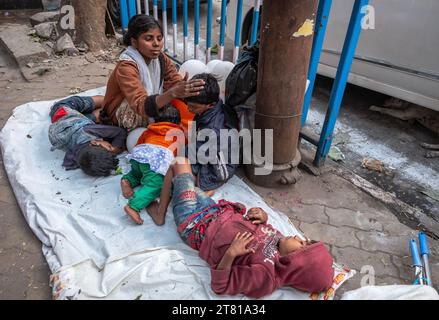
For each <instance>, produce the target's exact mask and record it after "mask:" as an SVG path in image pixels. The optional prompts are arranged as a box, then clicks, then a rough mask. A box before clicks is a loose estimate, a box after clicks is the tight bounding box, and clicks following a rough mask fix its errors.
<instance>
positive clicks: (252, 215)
mask: <svg viewBox="0 0 439 320" xmlns="http://www.w3.org/2000/svg"><path fill="white" fill-rule="evenodd" d="M246 219H247V220H250V221H251V222H252V223H253V224H263V223H266V222H267V221H268V215H267V213H266V212H265V211H264V210H262V208H251V209H250V210H248V212H247V216H246Z"/></svg>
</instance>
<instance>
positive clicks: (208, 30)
mask: <svg viewBox="0 0 439 320" xmlns="http://www.w3.org/2000/svg"><path fill="white" fill-rule="evenodd" d="M212 11H213V5H212V0H208V1H207V24H206V33H207V34H206V64H207V63H209V61H210V58H211V52H212Z"/></svg>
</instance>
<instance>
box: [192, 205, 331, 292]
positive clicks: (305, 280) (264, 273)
mask: <svg viewBox="0 0 439 320" xmlns="http://www.w3.org/2000/svg"><path fill="white" fill-rule="evenodd" d="M246 231H248V232H251V233H252V234H253V235H254V237H255V238H254V240H253V241H252V242H251V243H250V244H249V245H248V247H249V248H253V249H254V250H255V253H253V254H247V255H244V256H241V257H238V258H236V259H235V261H234V262H233V265H232V267H231V268H230V269H229V270H216V267H217V265H218V264H219V262H220V261H221V259H222V257H223V256H224V253H225V252H226V250H227V249H228V248H229V246H230V244H231V243H232V241H233V239H234V238H235V236H236V234H237V233H238V232H241V233H243V232H246ZM281 237H283V235H282V234H281V233H280V232H279V231H277V230H276V229H274V228H273V227H272V226H271V225H269V224H259V225H254V224H252V223H251V222H250V221H247V220H245V218H243V216H242V214H241V212H239V211H238V212H235V210H234V209H233V207H231V206H229V207H228V208H226V209H225V210H223V213H222V215H221V216H220V217H218V219H216V220H214V221H212V222H211V223H210V224H209V227H208V229H207V230H206V232H205V236H204V240H203V242H202V244H201V247H200V252H199V254H200V257H201V258H202V259H204V260H205V261H207V263H208V264H209V265H210V267H211V278H212V280H211V286H212V290H213V291H214V292H215V293H217V294H229V295H236V294H244V295H246V296H249V297H255V298H260V297H263V296H265V295H268V294H271V293H272V292H273V291H274V290H276V289H278V288H280V287H282V286H291V287H294V288H296V289H299V290H302V291H306V292H312V293H314V292H322V291H325V290H327V289H328V288H329V287H331V285H332V280H333V276H334V269H333V268H332V263H333V260H332V257H331V255H330V254H329V252H328V250H327V249H326V247H325V246H324V244H323V243H322V242H317V243H314V244H312V245H309V246H306V247H304V248H303V249H301V250H298V251H295V252H292V253H290V254H289V255H286V256H283V257H281V256H280V255H279V251H278V249H277V242H278V240H279V239H280V238H281Z"/></svg>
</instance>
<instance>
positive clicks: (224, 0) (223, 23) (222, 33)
mask: <svg viewBox="0 0 439 320" xmlns="http://www.w3.org/2000/svg"><path fill="white" fill-rule="evenodd" d="M226 16H227V0H222V3H221V28H220V54H219V58H220V60H224V43H225V38H226Z"/></svg>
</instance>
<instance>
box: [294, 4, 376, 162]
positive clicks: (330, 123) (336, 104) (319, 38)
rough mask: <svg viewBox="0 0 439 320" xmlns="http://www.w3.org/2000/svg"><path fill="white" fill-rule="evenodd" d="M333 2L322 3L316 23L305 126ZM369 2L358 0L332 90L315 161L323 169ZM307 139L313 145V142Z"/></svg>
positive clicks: (303, 118) (306, 98) (306, 96)
mask: <svg viewBox="0 0 439 320" xmlns="http://www.w3.org/2000/svg"><path fill="white" fill-rule="evenodd" d="M331 3H332V0H320V3H319V10H318V14H317V21H316V26H317V27H316V28H317V29H316V37H315V39H314V44H313V50H312V54H311V61H310V67H309V71H308V79H309V80H310V82H311V84H310V86H309V87H308V91H307V93H306V95H305V102H304V106H303V113H302V115H303V116H302V126H303V125H304V124H305V123H306V117H307V113H308V110H309V105H310V101H311V95H312V91H313V88H314V81H315V78H316V74H317V66H318V63H319V59H320V52H321V50H322V46H323V40H324V37H325V32H326V26H327V23H328V21H327V20H328V16H329V12H330V9H331ZM368 3H369V0H355V3H354V7H353V10H352V15H351V19H350V22H349V28H348V31H347V33H346V38H345V42H344V45H343V51H342V54H341V58H340V62H339V64H338V68H337V74H336V76H335V80H334V84H333V87H332V92H331V97H330V99H329V105H328V110H327V112H326V117H325V122H324V124H323V128H322V131H321V134H320V137H319V141H318V143H317V152H316V156H315V158H314V164H315V165H316V166H321V165H323V164H324V162H325V160H326V157H327V156H328V153H329V150H330V148H331V144H332V139H333V133H334V128H335V124H336V122H337V118H338V115H339V112H340V106H341V103H342V101H343V96H344V92H345V89H346V84H347V81H348V76H349V72H350V70H351V66H352V61H353V59H354V54H355V50H356V48H357V44H358V40H359V38H360V34H361V22H362V20H363V18H364V16H365V14H366V13H365V11H364V10H362V8H363V7H364V6H367V4H368ZM302 137H303V138H305V139H307V137H306V135H304V134H302ZM308 138H309V137H308ZM307 140H308V141H311V142H313V139H307Z"/></svg>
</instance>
